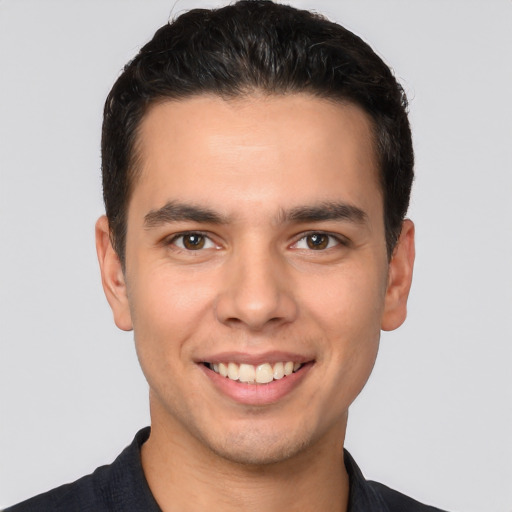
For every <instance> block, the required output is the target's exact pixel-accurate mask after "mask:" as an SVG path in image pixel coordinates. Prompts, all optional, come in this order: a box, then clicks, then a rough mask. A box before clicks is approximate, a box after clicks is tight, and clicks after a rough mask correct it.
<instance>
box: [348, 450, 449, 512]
mask: <svg viewBox="0 0 512 512" xmlns="http://www.w3.org/2000/svg"><path fill="white" fill-rule="evenodd" d="M343 458H344V462H345V468H346V470H347V473H348V476H349V482H350V493H349V507H348V510H349V511H350V512H369V511H375V512H443V511H442V510H440V509H438V508H435V507H431V506H429V505H424V504H422V503H420V502H419V501H416V500H414V499H412V498H409V496H406V495H405V494H402V493H401V492H398V491H395V490H393V489H390V488H389V487H387V486H385V485H383V484H381V483H378V482H374V481H372V480H366V479H365V477H364V476H363V473H362V472H361V470H360V469H359V467H358V465H357V464H356V462H355V461H354V459H353V458H352V456H351V455H350V453H348V451H347V450H345V451H344V457H343Z"/></svg>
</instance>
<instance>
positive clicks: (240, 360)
mask: <svg viewBox="0 0 512 512" xmlns="http://www.w3.org/2000/svg"><path fill="white" fill-rule="evenodd" d="M312 360H314V358H313V357H310V356H307V355H304V354H297V353H295V352H284V351H275V350H273V351H269V352H262V353H253V354H251V353H248V352H238V351H233V352H218V353H215V354H208V355H205V356H204V357H201V358H198V359H196V362H197V363H212V364H219V363H231V362H232V363H237V364H252V365H254V366H258V365H260V364H264V363H270V364H274V363H279V362H286V361H293V362H294V363H301V364H304V363H307V362H309V361H312Z"/></svg>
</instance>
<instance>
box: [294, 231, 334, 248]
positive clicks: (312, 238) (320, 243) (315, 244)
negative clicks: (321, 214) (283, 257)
mask: <svg viewBox="0 0 512 512" xmlns="http://www.w3.org/2000/svg"><path fill="white" fill-rule="evenodd" d="M340 243H341V241H340V239H339V238H336V237H335V236H333V235H328V234H327V233H321V232H318V233H308V234H307V235H305V236H303V237H302V238H301V239H300V240H298V241H297V242H296V243H295V244H294V248H295V249H311V250H313V251H323V250H325V249H330V248H331V247H335V246H336V245H339V244H340Z"/></svg>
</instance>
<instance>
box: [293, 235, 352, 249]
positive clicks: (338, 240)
mask: <svg viewBox="0 0 512 512" xmlns="http://www.w3.org/2000/svg"><path fill="white" fill-rule="evenodd" d="M314 235H319V236H321V237H327V238H328V242H327V243H328V245H327V247H324V248H317V249H313V248H312V247H308V248H307V249H306V248H304V249H301V250H310V251H318V252H322V251H326V250H328V249H332V248H333V247H335V246H337V245H341V246H345V247H347V246H348V245H349V241H348V240H347V239H346V238H345V237H342V236H340V235H333V234H331V233H326V232H325V231H309V232H307V233H303V234H302V235H301V237H300V238H299V239H298V240H297V241H296V242H294V244H293V246H297V244H298V243H299V242H301V241H303V240H305V241H306V243H307V239H308V237H311V236H314ZM332 241H334V242H335V243H334V245H333V244H331V242H332ZM308 245H309V244H308Z"/></svg>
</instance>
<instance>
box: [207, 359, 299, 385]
mask: <svg viewBox="0 0 512 512" xmlns="http://www.w3.org/2000/svg"><path fill="white" fill-rule="evenodd" d="M301 366H302V365H301V363H294V362H293V361H286V362H283V363H275V364H274V365H271V364H270V363H263V364H260V365H257V366H253V365H252V364H245V363H242V364H237V363H218V364H217V363H214V364H211V365H210V368H211V369H212V370H213V371H214V372H216V373H219V374H220V375H222V376H223V377H227V378H228V379H231V380H237V381H239V382H247V383H250V384H254V383H256V384H267V383H268V382H272V381H273V380H274V379H276V380H278V379H282V378H283V377H285V376H286V375H290V374H292V373H293V372H296V371H297V370H298V369H299V368H300V367H301Z"/></svg>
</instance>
